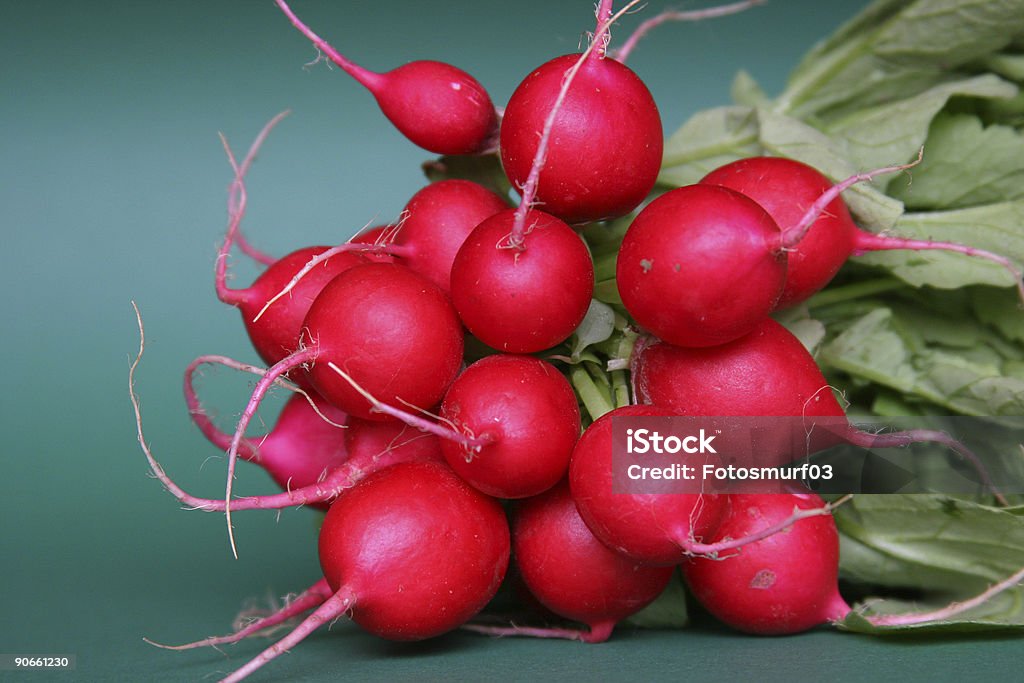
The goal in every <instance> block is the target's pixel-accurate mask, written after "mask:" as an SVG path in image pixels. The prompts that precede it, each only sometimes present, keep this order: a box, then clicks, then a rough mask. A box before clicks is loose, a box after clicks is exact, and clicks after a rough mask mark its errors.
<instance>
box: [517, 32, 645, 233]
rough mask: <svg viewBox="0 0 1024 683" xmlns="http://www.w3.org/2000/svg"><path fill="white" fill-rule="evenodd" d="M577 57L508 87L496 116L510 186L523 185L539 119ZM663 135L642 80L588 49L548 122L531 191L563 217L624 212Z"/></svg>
mask: <svg viewBox="0 0 1024 683" xmlns="http://www.w3.org/2000/svg"><path fill="white" fill-rule="evenodd" d="M595 40H601V37H600V36H598V37H597V38H595ZM579 59H580V55H576V54H569V55H563V56H561V57H557V58H555V59H553V60H551V61H549V62H547V63H545V64H542V65H541V66H539V67H538V68H537V69H535V70H534V71H533V72H532V73H531V74H530V75H529V76H527V77H526V78H525V79H524V80H523V82H522V83H521V84H520V85H519V87H518V88H517V89H516V91H515V92H514V93H513V94H512V97H511V99H510V100H509V102H508V106H507V107H506V108H505V113H504V116H503V118H502V122H501V142H500V150H501V162H502V165H503V166H504V168H505V174H506V175H507V176H508V179H509V181H510V182H511V183H512V185H513V186H515V187H518V188H524V187H525V186H526V184H527V181H528V178H529V175H530V172H531V168H532V165H533V164H534V159H535V157H536V156H537V154H538V146H539V142H540V139H541V137H542V131H544V129H545V119H546V117H547V116H548V114H549V112H550V111H551V110H552V107H553V106H554V105H555V103H556V101H557V100H558V97H559V93H560V91H561V89H562V86H563V81H564V79H565V78H566V74H567V72H568V71H569V70H570V69H571V68H572V67H573V66H574V65H575V64H576V62H577V61H578V60H579ZM662 138H663V132H662V129H661V117H660V115H659V113H658V107H657V105H656V104H655V102H654V98H653V97H651V93H650V91H648V90H647V86H645V85H644V83H643V81H641V80H640V78H639V77H638V76H637V75H636V74H635V73H633V71H631V70H630V69H629V68H628V67H626V66H624V65H623V64H621V63H619V62H617V61H615V60H613V59H609V58H606V57H605V56H604V55H603V50H594V51H593V52H591V53H590V55H589V56H588V57H587V58H586V59H585V61H584V62H583V64H582V66H581V67H580V68H579V71H578V73H576V78H575V82H574V83H573V84H572V87H571V88H569V89H568V91H567V93H566V94H565V96H564V99H563V101H562V102H561V108H560V110H559V111H558V112H557V116H556V118H555V120H554V125H553V127H551V135H550V145H549V146H548V148H547V151H546V157H545V159H544V163H543V170H542V172H541V173H540V179H539V184H538V186H537V191H536V197H537V200H538V201H539V202H540V205H541V208H543V210H544V211H546V212H548V213H550V214H553V215H555V216H558V217H559V218H561V219H562V220H564V221H566V222H568V223H586V222H589V221H595V220H602V219H607V218H615V217H617V216H621V215H624V214H626V213H629V212H630V211H632V210H633V209H634V208H636V207H637V206H638V205H639V204H640V202H642V201H643V200H644V199H645V198H646V197H647V195H648V194H649V193H650V191H651V189H652V188H653V187H654V181H655V180H656V179H657V176H658V172H659V171H660V169H661V153H662ZM524 194H525V193H524ZM524 199H525V197H524Z"/></svg>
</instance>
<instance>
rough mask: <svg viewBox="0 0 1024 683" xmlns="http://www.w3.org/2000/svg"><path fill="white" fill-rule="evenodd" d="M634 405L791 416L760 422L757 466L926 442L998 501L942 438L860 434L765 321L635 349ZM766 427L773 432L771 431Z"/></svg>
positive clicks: (802, 357) (929, 433)
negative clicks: (949, 455)
mask: <svg viewBox="0 0 1024 683" xmlns="http://www.w3.org/2000/svg"><path fill="white" fill-rule="evenodd" d="M632 380H633V386H634V392H635V395H636V397H637V400H638V401H640V402H642V403H652V404H654V405H656V406H659V407H661V408H664V409H666V410H668V411H670V412H671V413H672V414H676V415H689V416H749V417H785V416H789V417H794V418H802V419H801V420H800V421H799V423H797V422H795V421H785V420H783V421H775V422H772V421H771V420H766V421H765V427H766V431H764V432H763V433H762V434H761V437H762V438H763V439H769V438H770V439H771V440H772V441H773V442H774V443H776V444H777V447H776V448H763V449H761V450H760V451H759V452H758V453H754V454H753V455H752V456H751V457H754V458H757V463H758V464H765V465H769V466H771V465H781V464H787V463H790V462H792V461H793V460H796V459H798V458H802V457H804V456H806V455H808V454H810V453H814V452H816V451H819V450H821V449H823V448H828V447H830V446H834V445H837V444H839V443H843V442H845V443H850V444H854V445H857V446H861V447H862V448H897V447H903V446H908V445H910V444H913V443H919V442H925V441H931V442H935V443H940V444H943V445H944V446H947V447H949V448H951V449H952V450H954V451H955V452H956V453H957V454H958V455H960V457H962V458H963V459H964V460H965V461H966V462H968V463H970V464H971V466H972V467H974V469H975V470H976V471H977V473H978V475H979V477H980V479H981V482H982V483H983V484H984V485H985V487H986V490H988V492H989V493H991V494H993V495H994V496H996V498H997V499H999V500H1001V501H1005V498H1004V497H1003V495H1002V494H1001V493H1000V492H999V491H998V490H997V488H996V487H995V485H994V484H993V483H992V480H991V478H990V476H989V474H988V472H987V470H986V468H985V466H984V464H983V463H982V462H981V461H980V460H979V459H978V457H977V455H975V454H974V453H973V452H971V451H970V450H969V449H968V448H966V447H965V446H964V445H963V444H962V443H960V442H959V441H957V440H956V439H953V438H952V437H950V436H949V435H948V434H946V433H944V432H940V431H936V430H928V429H914V430H908V431H902V432H888V433H885V432H883V433H874V432H865V431H861V430H860V429H857V428H856V427H854V426H853V425H850V424H849V423H848V421H847V420H846V417H845V416H846V413H845V411H844V410H843V408H842V406H840V405H839V402H838V401H837V400H836V398H835V396H834V395H833V393H832V388H831V387H830V386H829V384H828V381H827V380H826V379H825V376H824V375H822V374H821V370H820V369H819V368H818V365H817V364H816V363H815V362H814V358H813V357H812V356H811V355H810V353H808V352H807V349H806V348H804V346H803V344H801V343H800V340H799V339H797V338H796V337H795V336H793V334H792V333H790V332H789V330H787V329H786V328H785V327H783V326H782V325H780V324H779V323H777V322H775V321H774V320H772V319H771V318H765V319H764V320H762V321H761V322H760V323H759V324H758V325H757V326H756V327H755V328H754V330H753V332H751V333H749V334H748V335H746V336H744V337H741V338H740V339H737V340H735V341H733V342H730V343H728V344H723V345H721V346H716V347H713V348H697V349H694V348H681V347H676V346H672V345H671V344H666V343H664V342H658V343H654V344H648V345H640V347H639V348H638V350H637V351H636V352H635V355H634V358H633V363H632ZM771 429H775V430H778V431H777V433H775V434H772V433H771Z"/></svg>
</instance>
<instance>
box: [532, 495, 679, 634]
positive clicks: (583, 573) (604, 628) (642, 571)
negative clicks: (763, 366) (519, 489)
mask: <svg viewBox="0 0 1024 683" xmlns="http://www.w3.org/2000/svg"><path fill="white" fill-rule="evenodd" d="M512 546H513V554H514V556H515V558H516V565H517V566H518V568H519V571H520V574H521V575H522V578H523V581H524V582H525V583H526V586H527V588H529V590H530V592H531V593H532V594H533V595H534V596H535V597H536V598H537V600H539V601H540V602H541V604H542V605H544V606H545V607H547V608H548V609H550V610H551V611H552V612H554V613H555V614H557V615H559V616H561V617H564V618H566V619H572V620H574V621H579V622H582V623H584V624H587V625H588V626H589V627H590V632H589V633H587V634H582V636H581V637H582V638H583V639H584V640H586V641H587V642H600V641H603V640H607V638H608V636H609V635H611V631H612V628H613V627H614V626H615V624H616V623H617V622H619V621H621V620H623V619H625V618H626V617H628V616H630V615H631V614H634V613H636V612H638V611H640V610H641V609H643V608H644V607H646V606H647V605H648V604H650V603H651V602H652V601H653V600H654V599H655V598H656V597H658V595H660V594H661V592H662V591H663V590H664V589H665V586H666V585H667V584H668V582H669V579H671V577H672V572H673V571H674V568H673V567H651V566H646V565H643V564H640V563H637V562H636V561H634V560H631V559H629V558H628V557H626V556H624V555H620V554H619V553H617V552H615V551H613V550H611V549H610V548H608V547H607V546H606V545H604V544H603V543H601V541H599V540H598V539H597V538H596V537H595V536H594V534H593V533H591V531H590V529H588V528H587V525H586V524H585V523H584V522H583V519H582V518H581V517H580V515H579V512H578V511H577V509H576V504H575V503H574V502H573V499H572V496H571V495H570V493H569V486H568V484H567V483H563V484H561V485H559V486H556V487H555V488H553V489H551V490H549V491H547V492H546V493H544V494H543V495H540V496H536V497H534V498H530V499H529V500H525V501H522V502H521V503H519V504H518V506H517V507H516V508H515V512H514V513H513V518H512Z"/></svg>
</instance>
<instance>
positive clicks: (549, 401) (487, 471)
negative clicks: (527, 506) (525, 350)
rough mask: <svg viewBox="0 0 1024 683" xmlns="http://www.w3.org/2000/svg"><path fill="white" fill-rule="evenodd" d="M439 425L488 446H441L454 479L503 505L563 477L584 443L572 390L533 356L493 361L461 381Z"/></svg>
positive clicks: (443, 407) (492, 358)
mask: <svg viewBox="0 0 1024 683" xmlns="http://www.w3.org/2000/svg"><path fill="white" fill-rule="evenodd" d="M441 417H442V418H443V419H444V420H445V421H447V422H449V423H451V424H452V425H453V426H454V428H455V429H456V430H458V431H460V432H462V433H464V434H467V435H470V436H474V437H477V438H478V439H483V440H484V441H485V445H483V446H479V447H477V448H466V447H465V446H464V445H462V444H459V443H457V442H455V441H449V440H444V441H443V442H442V444H441V450H442V452H443V453H444V457H445V459H446V460H447V461H448V464H449V465H450V466H451V468H452V469H453V470H455V472H456V473H457V474H458V475H459V476H461V477H462V478H463V479H465V480H466V481H468V482H469V483H470V484H472V485H473V486H474V487H476V488H477V489H479V490H481V491H483V492H484V493H487V494H489V495H492V496H497V497H499V498H525V497H527V496H533V495H537V494H539V493H541V492H543V491H546V490H547V489H549V488H551V487H552V486H554V485H555V484H556V483H558V481H559V480H560V479H562V478H563V477H564V476H565V473H566V470H567V469H568V468H569V457H570V456H571V455H572V449H573V446H575V445H576V440H577V439H578V438H579V435H580V410H579V405H578V403H577V400H576V394H575V393H573V390H572V386H571V385H570V384H569V381H568V380H567V379H566V378H565V376H563V375H562V374H561V373H560V372H558V370H556V369H555V368H554V366H552V365H550V364H549V363H546V362H544V361H542V360H538V359H536V358H532V357H530V356H505V355H495V356H488V357H486V358H483V359H481V360H479V361H477V362H476V363H473V364H472V365H470V366H469V367H468V368H466V370H465V371H463V372H462V374H461V375H459V376H458V377H457V378H456V380H455V381H454V382H453V383H452V385H451V388H449V389H448V393H447V394H446V395H445V397H444V402H443V403H442V404H441Z"/></svg>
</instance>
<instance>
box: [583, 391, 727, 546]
mask: <svg viewBox="0 0 1024 683" xmlns="http://www.w3.org/2000/svg"><path fill="white" fill-rule="evenodd" d="M670 414H671V413H670V412H666V411H665V410H663V409H661V408H659V407H657V406H650V405H636V406H626V407H623V408H616V409H615V410H613V411H612V412H610V413H607V414H605V415H604V416H602V417H601V418H600V419H599V420H597V421H596V422H594V423H593V424H591V425H590V426H589V427H587V429H586V431H585V432H583V436H581V437H580V440H579V442H578V443H577V444H576V448H575V450H573V454H572V460H571V461H570V463H569V484H570V487H571V489H572V497H573V500H575V501H576V507H577V508H578V509H579V512H580V516H581V517H582V518H583V520H584V521H585V522H586V524H587V527H589V528H590V530H591V531H592V532H593V533H594V535H595V536H597V537H598V538H599V539H601V541H602V542H603V543H604V544H605V545H607V546H609V547H611V548H613V549H614V550H616V551H618V552H620V553H622V554H624V555H627V556H629V557H631V558H633V559H634V560H636V561H639V562H643V563H644V564H652V565H675V564H679V563H680V562H682V561H683V559H684V558H685V556H686V554H687V553H688V552H689V550H688V548H689V547H690V546H691V544H693V543H694V542H696V541H699V540H701V539H702V538H705V537H706V536H708V535H709V534H710V533H711V532H712V531H713V530H714V528H715V526H716V525H717V524H718V518H719V514H720V510H721V505H722V501H721V498H722V497H721V496H719V495H716V494H681V493H673V494H669V493H668V492H667V491H666V492H654V493H645V494H637V493H614V492H613V482H614V480H615V472H614V469H613V467H612V420H613V419H615V418H617V417H619V418H622V417H641V416H650V417H654V416H661V415H670Z"/></svg>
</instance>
